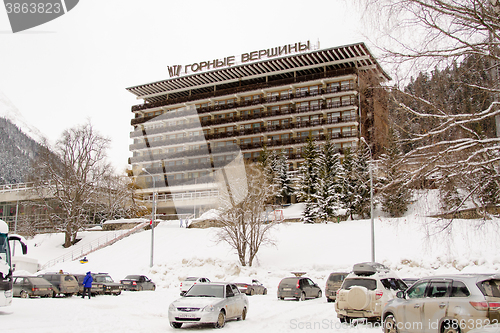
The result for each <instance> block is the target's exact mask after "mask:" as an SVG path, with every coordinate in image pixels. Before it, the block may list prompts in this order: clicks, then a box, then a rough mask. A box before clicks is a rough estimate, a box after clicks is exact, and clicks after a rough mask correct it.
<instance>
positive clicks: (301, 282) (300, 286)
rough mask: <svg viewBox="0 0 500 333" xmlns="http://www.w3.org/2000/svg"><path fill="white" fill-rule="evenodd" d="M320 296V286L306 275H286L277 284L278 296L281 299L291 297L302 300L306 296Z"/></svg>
mask: <svg viewBox="0 0 500 333" xmlns="http://www.w3.org/2000/svg"><path fill="white" fill-rule="evenodd" d="M321 296H322V291H321V288H320V287H319V286H318V285H317V284H316V283H315V282H313V281H312V280H311V279H310V278H308V277H304V276H294V277H287V278H284V279H283V280H281V281H280V284H279V285H278V298H279V299H281V300H283V299H285V297H292V298H295V299H296V300H297V301H298V300H301V301H304V300H306V299H307V298H320V297H321Z"/></svg>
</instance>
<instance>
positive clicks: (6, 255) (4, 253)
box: [0, 220, 27, 306]
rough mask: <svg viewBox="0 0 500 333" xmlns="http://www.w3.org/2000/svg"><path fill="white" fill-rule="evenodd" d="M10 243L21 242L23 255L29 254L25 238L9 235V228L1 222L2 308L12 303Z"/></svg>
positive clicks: (0, 300) (0, 284) (0, 272)
mask: <svg viewBox="0 0 500 333" xmlns="http://www.w3.org/2000/svg"><path fill="white" fill-rule="evenodd" d="M9 241H19V243H21V248H22V250H23V254H26V252H27V246H26V244H25V243H24V242H23V237H22V236H19V235H9V226H8V225H7V223H5V222H4V221H2V220H0V306H8V305H11V303H12V272H13V271H12V258H11V255H10V244H9Z"/></svg>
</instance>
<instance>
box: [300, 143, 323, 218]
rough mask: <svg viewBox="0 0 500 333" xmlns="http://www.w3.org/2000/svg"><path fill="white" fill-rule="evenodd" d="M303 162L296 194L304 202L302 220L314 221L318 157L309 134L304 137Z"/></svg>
mask: <svg viewBox="0 0 500 333" xmlns="http://www.w3.org/2000/svg"><path fill="white" fill-rule="evenodd" d="M302 158H303V159H304V162H302V164H301V165H300V167H299V175H298V182H297V189H296V196H297V199H298V200H299V201H300V202H305V204H306V207H305V209H304V212H303V215H302V220H303V221H304V223H314V220H315V218H316V215H317V210H316V207H315V201H316V200H315V198H314V196H313V195H314V193H315V188H314V185H315V184H316V179H317V174H316V170H317V167H316V162H317V158H318V147H317V145H316V144H315V143H314V140H313V139H312V137H311V136H309V137H308V138H307V139H306V144H305V146H304V148H303V149H302Z"/></svg>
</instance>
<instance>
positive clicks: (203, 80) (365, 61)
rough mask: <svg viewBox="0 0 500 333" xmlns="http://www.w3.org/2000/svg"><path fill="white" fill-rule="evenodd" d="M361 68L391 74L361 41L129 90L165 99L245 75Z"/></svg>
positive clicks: (143, 96) (383, 76)
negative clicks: (167, 96)
mask: <svg viewBox="0 0 500 333" xmlns="http://www.w3.org/2000/svg"><path fill="white" fill-rule="evenodd" d="M347 68H357V69H358V70H361V71H366V72H371V73H372V74H373V75H375V76H377V77H379V78H380V79H381V80H384V81H385V80H390V79H391V78H390V76H389V75H388V74H387V73H386V72H385V71H384V70H383V69H382V67H381V66H380V64H379V63H378V62H377V60H376V59H375V58H374V57H373V55H372V54H371V52H370V50H369V49H368V47H367V46H366V45H365V44H364V43H357V44H351V45H345V46H339V47H333V48H329V49H322V50H314V51H309V52H304V53H298V54H293V55H289V56H285V57H279V58H268V59H266V60H261V61H256V62H252V63H245V64H240V65H233V66H231V67H224V68H221V69H216V70H210V71H206V72H200V73H195V74H189V75H185V76H181V77H175V78H171V79H167V80H162V81H157V82H152V83H147V84H142V85H138V86H134V87H129V88H127V90H128V91H130V92H131V93H133V94H134V95H136V96H137V98H138V99H144V100H145V101H147V102H155V101H160V100H164V99H165V97H164V95H166V94H169V95H171V96H172V94H173V95H181V94H182V93H184V94H187V92H188V91H189V90H191V89H194V88H196V89H198V91H202V89H203V88H206V90H207V91H209V90H211V89H212V88H211V87H213V86H214V85H220V84H224V85H227V84H231V83H233V84H235V85H237V84H238V83H239V82H240V81H241V80H242V79H244V80H252V79H259V78H263V77H266V76H270V75H272V76H277V77H280V76H282V78H283V79H285V78H289V77H290V75H291V74H290V73H293V72H297V73H299V74H300V75H309V74H316V73H319V72H321V71H324V70H338V69H347Z"/></svg>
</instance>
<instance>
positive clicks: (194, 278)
mask: <svg viewBox="0 0 500 333" xmlns="http://www.w3.org/2000/svg"><path fill="white" fill-rule="evenodd" d="M196 280H198V278H197V277H188V278H186V280H184V281H196Z"/></svg>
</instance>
